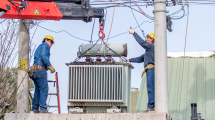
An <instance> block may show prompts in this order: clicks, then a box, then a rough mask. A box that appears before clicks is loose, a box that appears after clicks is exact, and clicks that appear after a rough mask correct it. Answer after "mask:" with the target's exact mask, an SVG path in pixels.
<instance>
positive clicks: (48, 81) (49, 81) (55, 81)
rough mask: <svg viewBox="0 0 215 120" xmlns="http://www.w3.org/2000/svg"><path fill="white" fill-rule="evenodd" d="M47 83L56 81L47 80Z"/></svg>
mask: <svg viewBox="0 0 215 120" xmlns="http://www.w3.org/2000/svg"><path fill="white" fill-rule="evenodd" d="M47 82H56V81H52V80H47Z"/></svg>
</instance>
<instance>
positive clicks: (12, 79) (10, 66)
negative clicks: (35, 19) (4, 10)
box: [0, 19, 34, 119]
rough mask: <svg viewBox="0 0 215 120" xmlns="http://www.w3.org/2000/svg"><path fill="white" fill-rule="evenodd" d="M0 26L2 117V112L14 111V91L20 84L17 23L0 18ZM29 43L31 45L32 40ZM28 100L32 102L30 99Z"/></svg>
mask: <svg viewBox="0 0 215 120" xmlns="http://www.w3.org/2000/svg"><path fill="white" fill-rule="evenodd" d="M0 27H2V29H0V119H2V118H3V116H4V113H9V112H11V111H16V92H17V90H18V89H19V86H20V85H17V72H18V67H17V65H18V63H17V62H18V60H17V55H18V49H17V48H18V38H19V24H18V23H16V22H13V21H12V20H9V19H0ZM30 43H31V45H30V46H32V42H30ZM31 56H32V55H31ZM30 58H31V57H30ZM15 60H17V62H16V61H15ZM33 90H34V84H33V81H32V80H29V91H33ZM29 101H30V102H32V100H31V99H29Z"/></svg>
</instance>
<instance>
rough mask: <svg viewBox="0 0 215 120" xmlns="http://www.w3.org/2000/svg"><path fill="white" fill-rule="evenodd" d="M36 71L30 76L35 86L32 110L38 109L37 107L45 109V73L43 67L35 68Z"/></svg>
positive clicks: (46, 89) (46, 90)
mask: <svg viewBox="0 0 215 120" xmlns="http://www.w3.org/2000/svg"><path fill="white" fill-rule="evenodd" d="M36 71H37V74H36V72H35V73H34V74H33V76H32V79H33V81H34V86H35V91H34V99H33V103H32V111H39V107H40V111H46V110H47V105H46V100H47V96H48V82H47V73H46V70H45V69H37V70H36Z"/></svg>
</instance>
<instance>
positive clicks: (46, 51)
mask: <svg viewBox="0 0 215 120" xmlns="http://www.w3.org/2000/svg"><path fill="white" fill-rule="evenodd" d="M41 47H42V48H41V57H42V59H43V62H44V63H45V64H46V66H50V65H51V63H50V61H49V57H50V47H49V46H48V45H46V44H43V45H42V46H41Z"/></svg>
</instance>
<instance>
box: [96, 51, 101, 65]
mask: <svg viewBox="0 0 215 120" xmlns="http://www.w3.org/2000/svg"><path fill="white" fill-rule="evenodd" d="M96 57H97V59H96V63H102V59H101V54H100V52H99V50H98V53H97V54H96Z"/></svg>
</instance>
